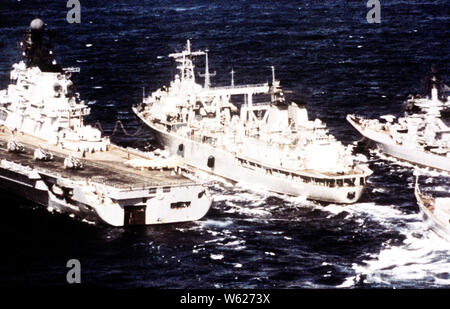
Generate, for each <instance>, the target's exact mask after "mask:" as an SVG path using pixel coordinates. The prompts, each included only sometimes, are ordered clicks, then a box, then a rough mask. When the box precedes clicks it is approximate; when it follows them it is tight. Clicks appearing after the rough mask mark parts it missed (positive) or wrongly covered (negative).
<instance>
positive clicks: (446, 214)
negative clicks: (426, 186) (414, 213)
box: [414, 176, 450, 241]
mask: <svg viewBox="0 0 450 309" xmlns="http://www.w3.org/2000/svg"><path fill="white" fill-rule="evenodd" d="M418 179H419V177H418V176H417V177H416V185H415V189H414V193H415V196H416V199H417V204H419V208H420V211H421V214H422V216H423V217H424V219H425V220H427V221H429V222H430V227H431V229H432V230H433V231H434V232H435V233H436V234H438V235H439V236H441V237H442V238H444V239H447V240H449V241H450V197H432V196H430V195H426V194H423V193H422V192H421V190H420V188H419V182H418Z"/></svg>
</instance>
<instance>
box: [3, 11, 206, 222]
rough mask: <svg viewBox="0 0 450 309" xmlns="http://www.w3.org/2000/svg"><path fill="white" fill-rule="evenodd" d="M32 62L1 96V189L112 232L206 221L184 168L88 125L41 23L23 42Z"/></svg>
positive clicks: (14, 74) (200, 192) (200, 193)
mask: <svg viewBox="0 0 450 309" xmlns="http://www.w3.org/2000/svg"><path fill="white" fill-rule="evenodd" d="M21 46H22V49H23V55H24V56H25V59H26V61H20V62H19V63H16V64H14V65H13V69H12V71H11V75H10V77H11V84H10V85H8V88H7V89H5V90H1V91H0V187H1V189H3V190H6V191H8V192H11V193H14V194H17V195H19V196H22V197H25V198H27V199H29V200H32V201H34V202H36V203H38V204H41V205H44V206H46V207H48V209H49V210H52V211H58V212H62V213H68V214H70V215H72V216H73V215H75V216H76V217H78V218H81V219H85V220H87V221H94V222H103V223H106V224H109V225H112V226H124V225H125V226H126V225H141V224H161V223H173V222H183V221H192V220H198V219H200V218H202V217H203V216H204V215H205V214H206V213H207V212H208V210H209V208H210V206H211V203H212V199H211V196H210V195H209V193H208V191H207V188H206V187H205V186H204V185H202V184H200V183H197V182H194V181H192V180H190V179H188V178H186V177H185V176H183V171H182V169H181V165H182V162H179V161H177V160H174V158H170V157H169V158H167V157H166V158H163V157H161V156H157V155H155V154H152V153H146V152H142V151H139V150H137V149H130V148H127V149H125V148H122V147H119V146H117V145H114V144H113V143H111V142H110V140H109V138H108V137H102V134H101V132H100V131H99V130H98V129H97V128H94V127H92V126H90V125H85V124H84V117H85V116H87V115H89V113H90V109H89V107H88V106H87V105H86V104H85V103H84V101H83V100H81V99H80V95H79V93H76V92H74V84H73V82H72V81H71V74H72V73H73V72H74V71H77V70H76V69H74V68H71V69H63V68H61V67H60V66H59V65H58V64H57V62H56V61H55V59H54V58H53V55H52V51H51V50H50V49H49V46H50V44H49V39H48V33H47V31H46V29H45V25H44V23H43V21H42V20H40V19H35V20H33V21H32V22H31V25H30V28H29V29H28V30H27V32H26V35H25V40H24V41H23V42H22V43H21Z"/></svg>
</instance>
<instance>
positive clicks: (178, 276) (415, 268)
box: [0, 0, 450, 288]
mask: <svg viewBox="0 0 450 309" xmlns="http://www.w3.org/2000/svg"><path fill="white" fill-rule="evenodd" d="M80 2H81V6H82V13H81V24H69V23H67V21H66V13H67V10H68V9H67V8H66V3H65V1H50V0H43V1H37V0H35V1H31V0H30V1H25V0H22V1H13V0H11V1H5V0H0V54H1V55H2V57H0V86H1V88H4V87H6V86H7V84H8V74H9V69H10V67H11V65H12V64H13V63H15V62H17V61H19V60H20V59H21V57H20V51H19V50H18V48H17V47H18V42H19V41H20V40H21V39H22V37H23V32H24V30H25V29H26V28H27V27H28V25H29V23H30V21H31V20H32V19H33V18H35V17H40V18H42V19H43V20H44V21H45V22H46V24H47V25H48V27H49V28H50V29H52V30H54V31H55V33H56V37H55V39H54V45H55V46H54V48H53V51H54V53H55V55H56V58H57V60H58V62H59V63H61V64H62V65H63V66H65V67H68V66H76V67H80V69H81V73H80V74H77V75H76V76H75V81H76V84H77V87H78V91H79V92H80V93H81V96H82V98H83V99H85V100H86V101H87V102H89V105H90V106H91V110H92V113H91V115H90V117H89V118H88V122H90V123H92V124H94V123H95V122H96V121H97V120H98V121H100V123H101V124H102V127H103V128H104V129H105V131H106V133H108V132H111V131H112V130H113V126H114V123H115V121H116V120H118V119H120V120H121V121H122V122H123V123H124V124H125V127H126V129H127V130H128V131H130V132H133V131H135V130H137V129H138V128H139V127H140V126H141V123H140V121H139V120H138V119H137V118H136V117H135V116H134V114H133V113H132V111H131V106H132V105H134V104H136V103H138V102H139V101H140V100H141V98H142V92H143V87H145V89H144V91H145V92H146V93H147V94H148V93H149V92H150V91H154V90H156V89H157V88H158V87H160V86H162V85H167V84H168V82H169V81H170V79H171V76H172V75H173V74H174V71H175V70H174V65H173V63H172V62H171V60H170V59H169V58H168V57H167V55H168V54H169V53H171V52H173V51H175V50H181V48H182V47H183V45H184V44H185V42H186V39H191V42H192V44H193V48H194V49H205V48H207V49H209V51H210V53H209V59H210V70H211V71H216V72H217V75H216V76H215V77H214V78H213V79H212V83H213V84H215V85H228V84H229V83H230V71H231V70H232V69H233V70H234V71H235V72H236V73H235V83H236V84H239V83H248V82H251V83H259V82H266V81H267V80H270V78H271V72H270V66H271V65H274V66H275V68H276V75H277V78H278V79H280V80H281V83H282V86H284V88H285V89H287V90H290V91H292V93H290V94H289V96H290V99H291V100H294V101H300V100H303V101H306V102H308V111H309V115H310V117H311V118H315V117H318V118H320V119H322V120H323V121H324V122H326V123H327V125H328V126H329V128H330V131H331V132H332V133H333V134H334V135H335V136H336V137H337V138H338V139H340V140H342V141H343V142H344V143H346V144H353V143H355V142H356V141H357V140H359V139H360V136H358V135H357V134H356V132H355V131H354V130H353V129H352V128H351V127H350V125H349V124H347V122H346V121H345V116H346V115H347V114H348V113H357V114H362V115H366V116H368V117H377V116H379V115H382V114H386V113H394V114H395V113H398V112H400V108H401V103H402V102H403V101H404V100H405V99H406V97H407V96H408V94H410V93H423V86H424V77H425V75H426V73H427V71H428V70H429V68H430V66H431V65H432V64H434V65H435V66H436V68H437V69H438V71H439V73H440V76H441V79H442V80H443V81H445V82H447V84H448V83H449V82H450V79H449V66H450V58H449V50H450V48H449V44H448V37H449V29H450V27H449V26H450V18H449V16H450V14H449V13H450V6H449V4H448V1H447V0H433V1H432V0H424V1H418V0H417V1H415V0H412V1H400V0H383V1H381V23H380V24H369V23H367V21H366V18H365V16H366V13H367V11H368V10H369V9H368V8H366V3H365V1H344V0H329V1H313V0H311V1H286V0H281V1H267V0H265V1H256V0H248V1H244V0H240V1H209V0H208V1H207V0H200V1H192V0H191V1H181V0H178V1H175V0H173V1H170V0H159V1H148V0H145V1H144V0H125V1H120V2H118V1H117V2H116V1H106V0H103V1H100V0H98V1H93V0H92V1H87V0H81V1H80ZM198 66H199V68H202V67H203V64H202V63H199V64H198ZM112 140H113V141H114V142H116V143H119V144H122V145H125V146H133V147H139V148H142V149H145V148H146V147H149V146H151V145H152V144H154V141H153V138H152V134H151V132H150V131H149V130H148V129H146V128H144V129H143V131H142V133H140V134H139V135H137V136H136V137H128V136H127V135H125V134H123V133H122V132H119V133H117V134H116V135H114V136H113V137H112ZM361 156H365V157H367V162H368V164H369V166H370V168H371V169H372V170H373V171H374V174H373V175H372V176H371V177H370V178H369V179H368V189H367V193H366V194H365V196H364V197H363V199H362V200H361V201H360V202H359V203H356V204H354V205H350V206H340V205H333V204H331V205H326V206H325V205H321V204H318V203H315V202H311V201H306V200H305V199H304V198H302V197H297V198H293V197H286V196H281V195H275V194H271V193H267V192H264V191H261V190H260V189H258V188H253V187H249V186H248V185H246V184H238V185H237V186H234V187H233V186H232V185H231V184H227V183H218V184H216V185H215V186H214V187H213V188H211V191H212V192H213V193H214V196H215V202H214V203H213V206H212V208H211V210H210V212H209V213H208V214H207V215H206V216H205V218H203V219H202V220H200V221H198V222H190V223H182V224H172V225H162V226H147V227H137V228H127V229H124V228H111V227H106V226H101V225H95V224H91V223H88V222H82V221H81V220H78V219H76V218H75V219H74V218H69V217H66V216H62V215H58V214H53V213H50V212H48V211H47V210H46V209H45V208H42V207H39V206H37V205H35V204H33V203H31V202H28V201H24V200H22V199H20V198H17V197H14V196H11V195H10V194H8V193H7V192H2V193H1V195H0V196H1V200H2V202H1V210H2V213H1V216H0V218H1V219H0V220H1V224H0V244H1V247H2V250H1V252H2V254H1V255H0V285H1V286H11V285H13V286H14V285H17V286H60V285H66V284H67V283H66V273H67V271H68V269H67V268H66V262H67V260H69V259H72V258H75V259H78V260H79V261H80V262H81V271H82V282H83V284H86V285H91V286H101V287H125V288H128V287H160V288H380V287H382V288H386V287H387V288H442V287H450V257H449V253H450V243H448V242H446V241H445V240H443V239H441V238H439V237H438V236H436V235H435V234H434V233H433V232H432V231H431V230H430V229H429V226H428V224H427V223H426V222H424V221H423V220H422V217H421V215H420V213H419V208H418V206H417V204H416V201H415V198H414V191H413V190H414V179H415V177H414V175H413V173H414V167H413V166H412V165H410V164H406V163H401V162H398V161H396V160H392V159H389V158H387V157H385V156H383V155H382V154H380V153H378V152H377V151H375V150H370V151H369V150H365V151H363V152H362V154H361ZM362 158H363V157H362ZM421 173H423V174H425V176H422V177H421V183H422V185H423V190H424V191H426V192H430V193H432V194H435V195H445V194H448V192H449V188H450V182H449V179H450V175H448V174H444V173H438V172H435V171H430V170H426V169H422V170H421ZM205 177H206V176H205Z"/></svg>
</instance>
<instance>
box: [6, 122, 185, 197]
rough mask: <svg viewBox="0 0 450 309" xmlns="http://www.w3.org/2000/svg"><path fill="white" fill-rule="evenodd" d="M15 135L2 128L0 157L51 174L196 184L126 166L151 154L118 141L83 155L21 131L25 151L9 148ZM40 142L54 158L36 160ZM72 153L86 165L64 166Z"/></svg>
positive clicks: (121, 183)
mask: <svg viewBox="0 0 450 309" xmlns="http://www.w3.org/2000/svg"><path fill="white" fill-rule="evenodd" d="M3 131H5V132H3ZM11 139H13V135H12V134H11V133H10V132H9V131H8V130H0V159H5V160H8V161H11V162H14V163H17V164H21V165H24V166H29V167H31V168H36V169H39V170H40V171H43V172H46V173H48V174H59V175H61V176H62V177H64V178H69V179H71V180H74V181H86V180H87V179H89V180H91V181H94V182H98V183H102V184H105V185H108V186H113V187H116V188H119V189H139V188H148V187H155V186H177V185H179V186H182V185H189V184H191V185H192V184H194V183H193V181H191V180H190V179H188V178H186V177H183V176H181V175H177V174H175V173H173V172H172V171H171V170H157V169H154V170H149V169H143V170H141V169H135V168H132V167H129V166H126V165H125V162H126V161H127V160H130V159H143V158H144V159H148V158H145V157H144V156H140V155H139V154H137V153H134V152H130V151H128V150H126V149H124V148H121V147H119V146H116V145H110V146H109V150H108V151H104V152H95V153H86V154H85V157H84V158H81V154H80V153H79V152H74V151H70V150H66V149H61V148H59V147H57V146H54V145H52V144H49V143H47V142H46V141H44V140H42V139H38V138H36V137H33V136H30V135H27V134H19V133H16V134H15V135H14V140H15V141H16V142H19V143H21V144H22V145H24V146H25V152H24V153H12V152H8V151H7V147H6V146H7V143H8V141H10V140H11ZM39 146H41V147H42V148H43V149H45V150H48V151H50V152H51V153H52V154H53V160H51V161H39V160H34V159H33V154H34V150H35V149H36V148H39ZM70 154H72V155H73V156H74V157H77V158H80V159H81V161H82V162H83V165H84V168H83V169H81V170H70V169H66V168H64V159H65V158H66V157H68V156H69V155H70Z"/></svg>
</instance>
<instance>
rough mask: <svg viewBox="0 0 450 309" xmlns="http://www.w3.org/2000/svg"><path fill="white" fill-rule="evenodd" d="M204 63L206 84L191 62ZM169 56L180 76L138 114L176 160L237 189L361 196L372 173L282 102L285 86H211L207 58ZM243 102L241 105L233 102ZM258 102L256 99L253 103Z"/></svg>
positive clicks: (328, 198) (347, 199)
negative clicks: (199, 60) (239, 186)
mask: <svg viewBox="0 0 450 309" xmlns="http://www.w3.org/2000/svg"><path fill="white" fill-rule="evenodd" d="M198 56H205V58H204V59H205V72H204V74H203V75H202V76H203V77H204V85H201V84H199V83H197V82H196V78H195V71H194V58H195V57H198ZM169 57H171V58H173V59H174V60H175V61H176V63H177V65H178V66H177V68H178V70H179V74H176V75H175V78H174V80H173V81H172V82H171V83H170V86H169V87H166V86H164V87H162V88H161V89H158V90H156V91H155V92H153V93H152V94H151V95H150V96H148V97H146V98H145V97H144V100H143V102H142V103H141V104H138V105H136V106H134V107H133V110H134V112H135V113H136V114H137V116H138V117H139V118H141V119H142V120H143V121H144V122H145V123H146V124H147V125H148V126H149V127H150V128H151V129H152V130H153V132H154V133H155V135H156V138H157V139H158V140H159V142H160V143H161V144H162V145H163V146H165V147H166V149H167V150H168V151H169V152H170V153H171V154H173V155H178V156H180V157H182V158H183V159H184V162H185V163H186V164H187V165H189V166H191V167H194V168H195V169H199V170H202V171H205V172H208V173H211V174H214V175H217V176H220V177H222V178H224V179H227V180H231V181H232V182H241V183H247V184H251V185H252V186H257V187H260V188H263V189H266V190H268V191H272V192H277V193H281V194H287V195H293V196H305V197H306V198H308V199H312V200H318V201H323V202H331V203H341V204H349V203H354V202H356V201H358V200H359V198H360V197H361V195H362V193H363V191H364V188H365V184H366V177H367V176H368V175H370V174H371V171H370V169H368V168H367V167H366V166H363V165H361V164H357V163H356V161H355V158H354V157H353V156H352V154H351V149H350V147H348V146H347V147H346V146H344V145H343V144H342V143H340V142H339V141H337V140H336V139H335V138H334V137H333V136H332V135H331V134H330V133H329V131H328V129H327V127H326V125H325V124H324V123H323V122H322V121H320V120H319V119H315V120H314V121H311V120H309V119H308V114H307V110H306V108H305V106H304V105H301V104H296V103H294V102H290V103H287V102H286V101H285V97H284V93H283V90H282V89H281V86H280V82H279V81H278V80H276V79H275V70H274V68H273V67H272V82H271V83H263V84H254V85H234V78H233V76H232V80H231V85H230V86H224V87H212V86H211V82H210V77H211V74H210V72H209V64H208V52H207V51H191V44H190V42H189V40H188V41H187V45H186V48H185V50H183V51H182V52H179V53H172V54H170V55H169ZM232 98H233V99H235V98H238V99H240V100H241V102H242V103H241V104H240V106H239V108H238V106H237V105H236V104H235V103H233V102H232V100H231V99H232ZM254 98H257V99H258V101H257V100H254Z"/></svg>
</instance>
